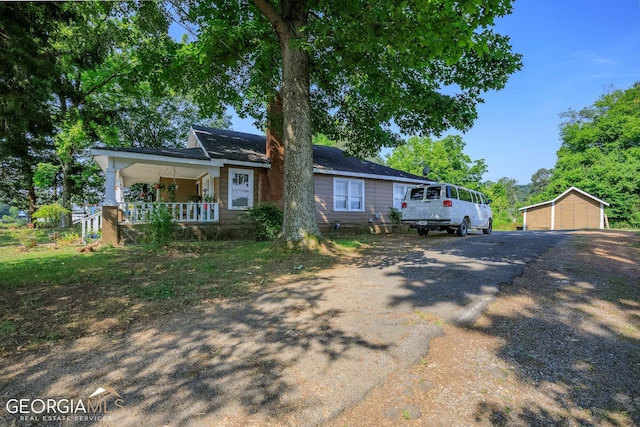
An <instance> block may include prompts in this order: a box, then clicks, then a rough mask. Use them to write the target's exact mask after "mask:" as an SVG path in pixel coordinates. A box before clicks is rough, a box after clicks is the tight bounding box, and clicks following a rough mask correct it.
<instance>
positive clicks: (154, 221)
mask: <svg viewBox="0 0 640 427" xmlns="http://www.w3.org/2000/svg"><path fill="white" fill-rule="evenodd" d="M174 227H175V223H174V221H173V215H172V213H171V211H170V210H169V209H168V208H167V206H166V205H154V206H153V209H151V210H150V212H149V217H148V218H147V221H146V222H145V227H144V230H145V237H146V240H147V241H148V242H149V243H152V244H153V245H155V246H156V247H164V246H167V245H168V244H169V243H171V241H172V240H173V230H174Z"/></svg>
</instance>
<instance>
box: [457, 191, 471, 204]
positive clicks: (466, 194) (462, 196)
mask: <svg viewBox="0 0 640 427" xmlns="http://www.w3.org/2000/svg"><path fill="white" fill-rule="evenodd" d="M458 196H459V197H460V200H464V201H465V202H472V201H473V199H472V198H471V193H470V192H469V190H465V189H464V188H459V189H458Z"/></svg>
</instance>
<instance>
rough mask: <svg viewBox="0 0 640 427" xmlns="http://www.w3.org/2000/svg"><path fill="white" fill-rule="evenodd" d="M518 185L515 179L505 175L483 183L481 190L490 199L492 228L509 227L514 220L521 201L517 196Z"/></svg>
mask: <svg viewBox="0 0 640 427" xmlns="http://www.w3.org/2000/svg"><path fill="white" fill-rule="evenodd" d="M519 187H520V186H518V185H516V180H515V179H513V178H506V177H504V178H500V179H499V180H498V182H491V181H487V182H485V183H484V184H483V186H482V192H483V193H484V194H485V195H486V196H487V198H489V199H491V211H492V213H493V227H494V228H497V229H509V228H511V227H512V226H513V224H514V223H515V222H516V214H517V208H518V205H519V204H520V203H521V202H522V201H523V200H522V199H521V198H520V197H519V193H520V189H519Z"/></svg>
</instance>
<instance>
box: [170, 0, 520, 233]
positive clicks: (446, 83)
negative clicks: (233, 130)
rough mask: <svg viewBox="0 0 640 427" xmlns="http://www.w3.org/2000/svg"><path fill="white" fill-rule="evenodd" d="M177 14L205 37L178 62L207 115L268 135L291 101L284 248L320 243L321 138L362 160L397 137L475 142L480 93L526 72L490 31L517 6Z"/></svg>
mask: <svg viewBox="0 0 640 427" xmlns="http://www.w3.org/2000/svg"><path fill="white" fill-rule="evenodd" d="M178 11H179V13H180V15H181V16H182V19H183V20H186V21H189V22H191V23H192V24H194V25H196V26H197V29H196V30H194V34H193V36H194V38H195V41H194V42H190V43H185V44H184V45H183V46H182V47H181V49H180V50H179V52H178V58H179V61H178V62H177V63H176V66H177V67H179V68H180V69H182V70H187V72H188V73H189V75H188V76H185V77H181V79H180V82H181V83H183V84H184V85H187V86H190V88H191V89H192V90H193V91H194V92H196V93H197V94H198V97H197V99H198V100H199V102H200V103H201V104H202V105H206V106H207V107H208V108H209V109H210V110H211V111H220V110H221V109H222V108H223V107H222V106H223V105H225V104H229V105H232V106H233V107H234V108H235V109H236V111H238V113H239V114H240V115H241V116H251V117H254V118H255V119H256V120H257V121H258V122H259V123H261V124H263V125H264V124H265V123H266V119H267V116H266V111H267V109H265V105H273V103H274V102H276V100H277V99H278V98H279V97H280V96H281V97H282V117H281V118H274V117H272V118H271V119H272V124H273V122H274V121H276V122H279V121H280V120H282V125H281V126H276V127H277V128H279V129H282V133H283V135H282V137H283V144H284V148H285V189H284V198H285V200H284V225H283V238H284V239H285V240H294V241H296V240H302V239H303V238H304V236H305V235H307V234H317V224H316V216H315V212H314V211H315V205H314V195H313V174H312V150H311V147H312V143H311V140H312V132H313V133H320V132H321V133H325V134H326V135H328V136H329V138H331V139H334V140H344V141H346V142H347V149H348V151H349V152H350V154H357V155H361V156H363V155H366V154H372V153H376V152H377V151H378V150H379V149H380V148H381V147H383V146H395V145H398V144H400V143H401V140H400V138H399V136H398V135H397V134H396V133H395V132H394V131H393V129H394V126H397V127H398V128H399V130H400V132H401V133H404V134H407V135H411V134H416V135H430V134H436V135H437V134H439V133H441V132H443V131H445V130H447V129H449V128H452V127H453V128H457V129H460V130H466V129H469V128H470V126H471V125H472V123H473V121H474V119H475V118H476V115H477V113H476V105H477V104H478V103H480V102H482V93H483V92H486V91H488V90H495V89H501V88H502V87H503V86H504V85H505V84H506V81H507V79H508V77H509V75H511V74H512V73H513V72H515V71H517V70H518V69H519V68H520V66H521V63H520V56H519V55H517V54H514V53H512V51H511V46H510V44H509V39H508V37H506V36H503V35H499V34H496V33H495V32H494V31H492V30H491V27H492V25H493V24H494V20H495V18H496V17H499V16H504V15H506V14H508V13H510V11H511V1H510V0H490V1H486V0H482V1H481V0H471V1H467V2H459V1H453V0H438V1H432V0H430V1H426V0H424V1H420V0H419V1H412V2H397V1H391V0H388V1H378V2H374V3H371V2H368V1H358V0H354V1H349V2H332V1H324V0H313V1H312V0H281V1H269V0H254V1H253V2H252V3H249V4H247V3H241V2H237V1H216V2H204V1H197V0H192V1H190V2H188V3H187V6H186V7H185V8H184V9H178ZM272 110H273V109H272ZM288 177H290V179H288Z"/></svg>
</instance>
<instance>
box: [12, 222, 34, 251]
mask: <svg viewBox="0 0 640 427" xmlns="http://www.w3.org/2000/svg"><path fill="white" fill-rule="evenodd" d="M9 235H10V236H11V237H12V238H14V239H15V240H17V241H18V242H19V243H20V245H21V246H22V249H24V250H28V249H31V248H34V247H36V246H37V245H38V236H37V235H36V230H35V229H33V228H23V227H20V228H16V229H13V230H11V231H9Z"/></svg>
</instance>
